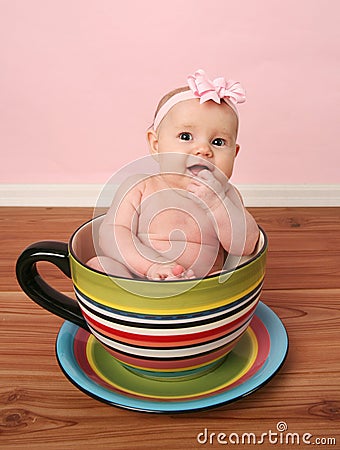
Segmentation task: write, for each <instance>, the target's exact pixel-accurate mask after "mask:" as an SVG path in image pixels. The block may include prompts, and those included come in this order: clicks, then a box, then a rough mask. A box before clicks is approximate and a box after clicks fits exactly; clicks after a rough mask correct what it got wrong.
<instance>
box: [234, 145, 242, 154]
mask: <svg viewBox="0 0 340 450" xmlns="http://www.w3.org/2000/svg"><path fill="white" fill-rule="evenodd" d="M240 148H241V147H240V146H239V145H238V144H236V152H235V157H236V156H237V155H238V152H239V151H240Z"/></svg>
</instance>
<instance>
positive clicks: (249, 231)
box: [188, 170, 259, 256]
mask: <svg viewBox="0 0 340 450" xmlns="http://www.w3.org/2000/svg"><path fill="white" fill-rule="evenodd" d="M188 190H189V191H190V192H192V193H193V194H194V196H196V198H197V199H198V200H199V201H200V205H201V206H202V207H203V208H205V209H207V212H208V214H209V215H210V217H211V220H212V221H213V223H214V227H215V231H216V233H217V235H218V238H219V241H220V243H221V245H222V246H223V248H224V249H225V250H226V251H227V252H228V253H231V254H233V255H239V256H243V255H250V254H251V253H252V252H253V251H254V249H255V246H256V243H257V241H258V238H259V228H258V226H257V224H256V222H255V219H254V218H253V216H252V215H251V214H250V213H249V212H248V211H247V210H246V208H245V207H244V205H243V201H242V198H241V195H240V193H239V192H238V191H237V189H236V188H235V187H234V186H232V185H231V184H230V183H229V182H228V183H226V185H225V186H222V184H221V183H220V182H219V181H218V180H217V179H216V178H215V177H214V175H213V174H212V173H211V172H210V171H208V170H203V171H201V172H200V173H199V175H198V177H197V179H195V180H193V181H192V183H191V184H190V185H189V187H188Z"/></svg>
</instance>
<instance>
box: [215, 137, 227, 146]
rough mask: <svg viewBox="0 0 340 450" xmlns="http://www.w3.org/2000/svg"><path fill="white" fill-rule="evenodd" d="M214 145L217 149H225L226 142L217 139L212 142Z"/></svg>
mask: <svg viewBox="0 0 340 450" xmlns="http://www.w3.org/2000/svg"><path fill="white" fill-rule="evenodd" d="M212 145H216V147H223V146H224V145H225V140H224V139H222V138H216V139H214V140H213V141H212Z"/></svg>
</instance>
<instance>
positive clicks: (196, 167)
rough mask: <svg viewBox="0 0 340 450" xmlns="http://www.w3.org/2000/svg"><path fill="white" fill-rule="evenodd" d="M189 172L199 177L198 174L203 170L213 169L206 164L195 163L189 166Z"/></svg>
mask: <svg viewBox="0 0 340 450" xmlns="http://www.w3.org/2000/svg"><path fill="white" fill-rule="evenodd" d="M188 170H189V172H190V173H191V174H192V175H194V176H195V177H197V175H198V174H199V173H200V172H201V171H202V170H209V171H211V169H210V167H208V166H206V165H204V164H193V165H192V166H189V167H188Z"/></svg>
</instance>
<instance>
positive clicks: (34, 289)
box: [16, 241, 89, 331]
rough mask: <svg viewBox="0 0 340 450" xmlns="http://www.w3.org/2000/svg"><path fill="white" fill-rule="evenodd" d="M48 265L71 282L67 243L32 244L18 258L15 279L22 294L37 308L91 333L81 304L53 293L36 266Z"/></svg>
mask: <svg viewBox="0 0 340 450" xmlns="http://www.w3.org/2000/svg"><path fill="white" fill-rule="evenodd" d="M39 261H47V262H50V263H52V264H54V265H55V266H57V267H58V268H59V269H60V270H61V271H62V272H63V273H64V274H65V275H66V276H67V277H69V278H71V269H70V260H69V251H68V245H67V244H66V243H64V242H56V241H42V242H36V243H34V244H31V245H30V246H29V247H27V248H26V249H25V250H24V251H23V252H22V253H21V255H20V256H19V258H18V260H17V263H16V276H17V280H18V282H19V284H20V287H21V288H22V290H23V291H24V292H25V293H26V294H27V295H28V296H29V297H30V298H31V299H32V300H33V301H34V302H35V303H37V304H38V305H40V306H42V307H43V308H45V309H47V310H48V311H50V312H52V313H53V314H56V315H57V316H59V317H62V318H63V319H66V320H69V321H70V322H73V323H74V324H76V325H78V326H79V327H81V328H84V329H85V330H87V331H89V329H88V326H87V324H86V321H85V319H84V317H83V316H82V314H81V310H80V307H79V305H78V303H77V302H76V301H75V300H73V299H72V298H71V297H68V296H67V295H64V294H62V293H61V292H58V291H56V290H55V289H53V288H52V287H51V286H50V285H49V284H48V283H46V281H44V280H43V279H42V277H41V276H40V274H39V271H38V269H37V262H39Z"/></svg>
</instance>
